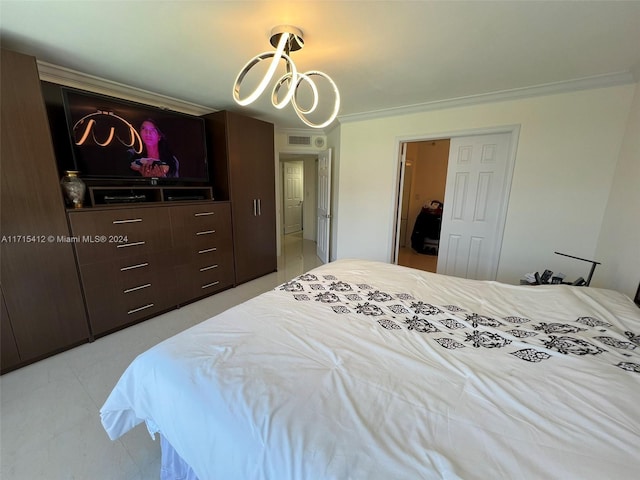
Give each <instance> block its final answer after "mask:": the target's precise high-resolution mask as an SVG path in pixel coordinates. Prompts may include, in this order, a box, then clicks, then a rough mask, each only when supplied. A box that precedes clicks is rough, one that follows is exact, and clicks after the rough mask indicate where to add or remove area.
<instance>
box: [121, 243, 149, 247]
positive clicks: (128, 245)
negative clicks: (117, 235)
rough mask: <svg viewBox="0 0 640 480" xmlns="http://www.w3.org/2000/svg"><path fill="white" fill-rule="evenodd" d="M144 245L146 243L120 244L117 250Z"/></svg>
mask: <svg viewBox="0 0 640 480" xmlns="http://www.w3.org/2000/svg"><path fill="white" fill-rule="evenodd" d="M144 244H145V242H133V243H120V244H118V245H116V248H125V247H137V246H138V245H144Z"/></svg>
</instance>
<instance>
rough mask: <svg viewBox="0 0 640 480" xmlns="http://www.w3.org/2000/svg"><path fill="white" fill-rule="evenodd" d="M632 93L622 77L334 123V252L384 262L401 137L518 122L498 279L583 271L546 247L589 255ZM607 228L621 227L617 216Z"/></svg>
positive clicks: (593, 251)
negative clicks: (586, 86)
mask: <svg viewBox="0 0 640 480" xmlns="http://www.w3.org/2000/svg"><path fill="white" fill-rule="evenodd" d="M634 91H635V85H622V86H614V87H608V88H598V89H591V90H582V91H577V92H570V93H563V94H555V95H547V96H538V97H531V98H526V99H519V100H510V101H503V102H494V103H487V104H482V105H474V106H467V107H459V108H450V109H445V110H436V111H428V112H421V113H413V114H407V115H399V116H394V117H386V118H377V119H370V120H361V121H354V122H348V123H343V124H342V125H341V126H340V138H339V149H340V154H339V157H340V160H339V164H338V169H339V173H338V174H337V175H338V177H339V182H338V183H337V188H338V190H339V191H338V192H337V199H338V203H337V204H336V211H335V212H334V213H335V214H336V218H335V235H336V239H335V244H334V245H335V257H334V258H346V257H354V258H369V259H374V260H381V261H386V262H388V261H390V260H391V258H392V245H393V238H394V235H395V230H394V227H395V225H394V218H395V203H396V189H397V185H398V156H399V152H398V148H399V144H400V143H401V142H402V141H403V140H404V139H407V138H420V137H422V138H437V136H439V137H440V138H445V137H448V136H450V135H455V134H457V133H460V134H470V133H471V132H474V131H483V130H485V129H489V128H496V127H501V126H513V125H519V126H520V134H519V139H518V148H517V154H516V161H515V168H514V174H513V183H512V188H511V193H510V201H509V208H508V212H507V219H506V225H505V231H504V238H503V245H502V251H501V255H500V263H499V267H498V275H497V280H500V281H504V282H508V283H517V282H518V281H519V279H520V278H521V277H522V275H523V274H524V273H526V272H531V271H535V270H544V269H545V268H551V269H552V270H555V271H563V272H564V273H566V274H567V275H568V276H569V277H570V278H571V277H576V276H578V275H583V276H584V274H585V273H588V270H587V269H586V268H585V265H583V264H581V262H575V261H574V262H571V261H568V262H563V261H562V260H559V259H560V257H558V256H557V255H554V253H553V252H554V251H556V250H557V251H561V252H566V253H570V254H573V255H577V256H581V257H585V258H594V256H596V254H597V252H596V248H597V246H598V238H599V236H600V232H601V227H602V225H603V220H604V218H605V211H608V209H607V203H608V202H609V195H610V193H611V191H612V185H614V183H613V182H614V177H616V175H617V173H616V166H617V164H618V158H619V156H620V151H621V145H622V141H623V137H625V132H626V130H627V121H628V118H629V112H630V107H631V103H632V99H633V95H634ZM627 137H628V135H627ZM629 143H632V142H631V141H629V140H625V144H629ZM628 148H631V149H632V147H628ZM631 161H632V159H631V158H627V159H626V160H625V162H624V163H625V164H627V163H631ZM627 170H630V169H629V168H626V167H625V168H624V169H623V171H622V173H621V175H623V176H624V172H626V171H627ZM616 178H617V177H616ZM635 181H636V183H637V178H636V180H635ZM617 183H619V181H618V180H616V184H617ZM636 198H637V197H636ZM612 202H617V200H615V199H612ZM620 202H623V200H620ZM612 228H613V229H614V230H615V232H612V235H618V234H620V235H621V234H622V232H621V231H620V228H621V225H620V222H615V224H614V225H612ZM600 243H601V244H602V245H605V244H606V243H607V240H606V239H604V238H603V239H602V240H601V242H600ZM585 270H587V271H585ZM598 275H599V272H597V273H596V277H597V276H598Z"/></svg>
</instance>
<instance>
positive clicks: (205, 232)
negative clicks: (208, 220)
mask: <svg viewBox="0 0 640 480" xmlns="http://www.w3.org/2000/svg"><path fill="white" fill-rule="evenodd" d="M211 233H216V231H215V230H205V231H204V232H196V235H209V234H211Z"/></svg>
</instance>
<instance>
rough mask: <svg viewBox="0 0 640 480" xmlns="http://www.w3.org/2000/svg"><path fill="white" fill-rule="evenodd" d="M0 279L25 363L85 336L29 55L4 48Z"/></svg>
mask: <svg viewBox="0 0 640 480" xmlns="http://www.w3.org/2000/svg"><path fill="white" fill-rule="evenodd" d="M0 59H1V68H0V71H1V80H0V85H1V98H2V103H1V111H2V116H1V122H2V129H1V142H0V144H1V147H0V156H1V158H2V175H1V199H0V219H1V224H0V234H1V235H2V237H3V239H4V240H5V241H3V242H2V243H1V244H0V251H1V255H2V261H1V282H0V283H1V284H2V289H3V292H4V296H5V300H6V307H7V310H8V314H9V317H10V319H11V326H12V328H13V333H14V337H15V340H16V344H17V347H18V351H19V352H20V356H21V360H22V361H23V362H25V361H29V360H31V359H35V358H38V357H42V356H46V355H48V354H51V353H53V352H55V351H57V350H61V349H63V348H65V347H69V346H71V345H74V344H78V343H82V342H83V341H86V340H88V339H89V328H88V324H87V319H86V313H85V310H84V304H83V301H82V294H81V290H80V281H79V278H78V271H77V269H76V264H75V259H74V256H73V250H72V245H71V244H69V243H64V242H62V241H58V239H59V238H61V237H68V236H69V228H68V225H67V220H66V215H65V209H64V203H63V198H62V193H61V190H60V185H59V181H60V180H59V174H58V171H57V167H56V161H55V158H54V153H53V147H52V144H51V136H50V133H49V125H48V121H47V116H46V111H45V106H44V101H43V98H42V93H41V90H40V80H39V78H38V70H37V66H36V62H35V59H34V58H33V57H29V56H25V55H22V54H19V53H15V52H11V51H8V50H4V49H3V50H2V51H1V54H0Z"/></svg>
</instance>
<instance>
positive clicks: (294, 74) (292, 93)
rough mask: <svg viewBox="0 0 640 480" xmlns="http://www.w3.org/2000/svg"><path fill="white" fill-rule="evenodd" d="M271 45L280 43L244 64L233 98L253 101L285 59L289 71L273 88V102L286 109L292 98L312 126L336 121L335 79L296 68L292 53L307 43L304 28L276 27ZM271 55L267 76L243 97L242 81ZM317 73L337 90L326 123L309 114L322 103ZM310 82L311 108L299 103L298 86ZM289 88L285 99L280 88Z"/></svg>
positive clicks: (239, 102)
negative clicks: (281, 95) (316, 79)
mask: <svg viewBox="0 0 640 480" xmlns="http://www.w3.org/2000/svg"><path fill="white" fill-rule="evenodd" d="M271 45H273V46H274V47H276V50H275V51H271V52H264V53H261V54H259V55H256V56H255V57H253V58H252V59H251V60H249V62H247V64H246V65H245V66H244V68H243V69H242V70H240V73H239V74H238V76H237V77H236V81H235V83H234V85H233V99H234V100H235V101H236V102H237V103H238V104H239V105H242V106H247V105H249V104H251V103H253V102H254V101H255V100H257V99H258V97H260V95H262V92H264V90H265V89H266V88H267V85H268V84H269V83H270V82H271V80H272V79H273V76H274V74H275V71H276V69H277V67H278V64H279V62H280V60H281V59H282V60H284V61H285V64H286V69H287V73H285V74H284V75H282V76H281V77H280V78H279V79H278V80H277V82H276V84H275V86H274V87H273V90H272V92H271V103H272V104H273V106H274V107H276V108H278V109H282V108H284V107H285V106H287V104H288V103H289V102H291V105H292V106H293V109H294V110H295V112H296V114H297V115H298V117H299V118H300V120H302V121H303V122H304V123H305V124H307V125H308V126H310V127H312V128H324V127H326V126H327V125H329V124H330V123H331V122H333V121H334V120H335V118H336V116H337V115H338V110H340V92H338V87H337V86H336V84H335V83H334V81H333V80H332V79H331V77H329V76H328V75H327V74H325V73H323V72H320V71H318V70H309V71H308V72H304V73H300V72H298V69H297V68H296V65H295V63H293V60H291V57H290V56H289V55H290V54H291V52H295V51H296V50H300V49H301V48H302V47H303V46H304V40H303V38H302V31H301V30H300V29H299V28H297V27H294V26H291V25H279V26H277V27H274V28H273V29H272V30H271ZM269 58H271V59H272V60H271V64H270V65H269V68H268V69H267V71H266V73H265V74H264V77H263V78H262V80H261V82H260V83H259V84H258V86H257V87H256V89H255V90H254V91H253V92H251V94H249V95H247V96H246V97H245V98H240V87H241V85H242V81H243V80H244V78H245V77H246V76H247V74H248V73H249V71H250V70H251V69H252V68H253V67H254V66H255V65H257V64H258V63H260V62H261V61H263V60H267V59H269ZM313 77H322V78H324V79H325V80H326V81H328V82H329V84H330V85H331V87H332V89H333V92H334V94H335V103H334V107H333V112H332V113H331V115H330V116H329V118H328V119H327V120H326V121H325V122H323V123H318V124H316V123H313V122H311V121H310V120H309V119H308V118H307V117H306V115H308V114H310V113H312V112H313V111H315V109H316V107H317V106H318V103H319V98H318V87H317V86H316V84H315V82H314V79H313ZM303 83H306V84H307V86H308V87H309V88H310V89H311V95H312V99H313V100H312V102H311V106H310V107H309V108H306V109H305V108H302V107H301V106H300V105H298V99H297V96H298V88H299V87H300V86H301V85H302V84H303ZM281 89H286V93H284V95H283V97H282V99H280V98H279V97H280V94H281V92H280V90H281Z"/></svg>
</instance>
